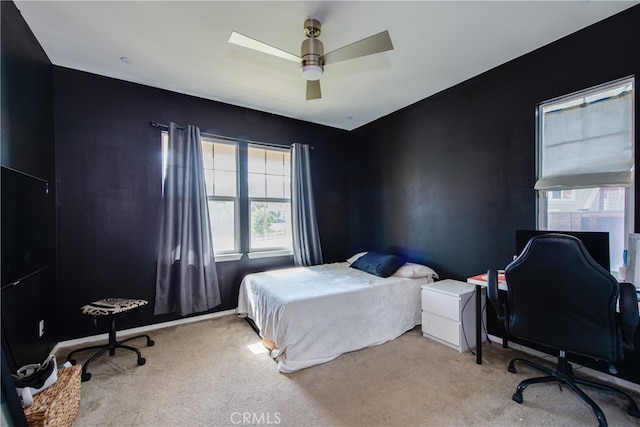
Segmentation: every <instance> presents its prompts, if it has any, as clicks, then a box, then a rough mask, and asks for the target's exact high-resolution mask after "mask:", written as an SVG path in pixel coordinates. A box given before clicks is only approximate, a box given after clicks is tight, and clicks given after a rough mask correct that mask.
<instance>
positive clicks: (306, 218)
mask: <svg viewBox="0 0 640 427" xmlns="http://www.w3.org/2000/svg"><path fill="white" fill-rule="evenodd" d="M309 151H310V148H309V146H308V145H307V144H299V143H295V144H292V145H291V175H292V176H291V216H292V219H293V221H292V228H293V260H294V262H295V264H296V265H297V266H309V265H317V264H322V249H321V248H320V236H319V234H318V223H317V221H316V208H315V205H314V203H313V186H312V183H311V161H310V159H309Z"/></svg>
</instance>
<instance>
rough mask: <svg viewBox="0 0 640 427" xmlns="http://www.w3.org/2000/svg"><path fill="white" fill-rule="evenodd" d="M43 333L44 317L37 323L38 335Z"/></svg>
mask: <svg viewBox="0 0 640 427" xmlns="http://www.w3.org/2000/svg"><path fill="white" fill-rule="evenodd" d="M43 335H44V319H42V320H41V321H40V323H39V324H38V336H39V337H41V336H43Z"/></svg>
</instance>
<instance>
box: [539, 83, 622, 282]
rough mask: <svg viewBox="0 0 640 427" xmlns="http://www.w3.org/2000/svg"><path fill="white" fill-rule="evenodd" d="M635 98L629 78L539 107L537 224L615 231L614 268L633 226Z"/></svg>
mask: <svg viewBox="0 0 640 427" xmlns="http://www.w3.org/2000/svg"><path fill="white" fill-rule="evenodd" d="M633 100H634V80H633V78H628V79H624V80H620V81H616V82H612V83H609V84H606V85H602V86H598V87H595V88H591V89H588V90H585V91H581V92H579V93H574V94H571V95H567V96H564V97H562V98H559V99H554V100H551V101H548V102H545V103H542V104H540V105H539V107H538V174H539V175H538V176H539V179H538V181H537V182H536V186H535V188H536V190H539V191H538V195H539V199H538V200H539V212H538V228H539V229H542V230H559V231H607V232H609V244H610V249H611V268H612V270H614V271H617V269H618V267H619V266H620V265H622V252H623V250H624V249H625V248H626V246H627V236H628V234H629V233H631V232H633V213H634V212H633V182H634V181H633V169H634V154H633V153H634V135H633V115H634V114H633V109H634V105H633Z"/></svg>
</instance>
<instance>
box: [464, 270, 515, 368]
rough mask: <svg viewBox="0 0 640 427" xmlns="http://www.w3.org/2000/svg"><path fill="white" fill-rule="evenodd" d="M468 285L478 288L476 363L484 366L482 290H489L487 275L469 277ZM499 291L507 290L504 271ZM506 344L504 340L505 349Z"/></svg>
mask: <svg viewBox="0 0 640 427" xmlns="http://www.w3.org/2000/svg"><path fill="white" fill-rule="evenodd" d="M467 283H470V284H472V285H475V286H476V363H477V364H478V365H482V289H483V288H484V289H486V288H487V273H484V274H478V275H476V276H473V277H469V278H468V279H467ZM498 289H501V290H503V291H506V290H507V282H506V280H505V278H504V271H499V272H498ZM505 344H506V341H504V339H503V342H502V345H503V347H504V346H505Z"/></svg>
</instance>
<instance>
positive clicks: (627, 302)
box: [619, 283, 640, 351]
mask: <svg viewBox="0 0 640 427" xmlns="http://www.w3.org/2000/svg"><path fill="white" fill-rule="evenodd" d="M619 306H620V323H621V325H622V341H623V346H624V348H625V349H626V350H629V351H633V339H634V337H635V333H636V328H637V327H638V323H639V322H640V315H638V294H637V293H636V287H635V286H634V285H633V284H631V283H620V299H619Z"/></svg>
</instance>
